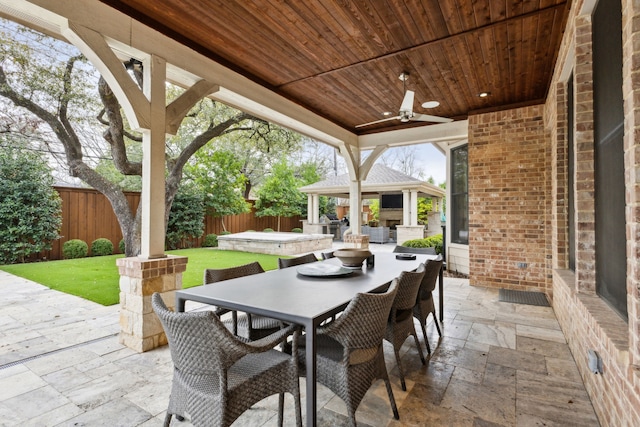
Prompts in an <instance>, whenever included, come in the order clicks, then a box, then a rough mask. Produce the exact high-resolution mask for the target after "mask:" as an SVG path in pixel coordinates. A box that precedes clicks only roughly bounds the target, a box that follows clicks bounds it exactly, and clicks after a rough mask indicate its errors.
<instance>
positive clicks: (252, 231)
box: [245, 230, 256, 233]
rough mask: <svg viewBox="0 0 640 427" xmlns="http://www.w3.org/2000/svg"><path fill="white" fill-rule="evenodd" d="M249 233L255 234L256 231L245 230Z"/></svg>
mask: <svg viewBox="0 0 640 427" xmlns="http://www.w3.org/2000/svg"><path fill="white" fill-rule="evenodd" d="M245 231H246V232H247V233H255V231H256V230H245Z"/></svg>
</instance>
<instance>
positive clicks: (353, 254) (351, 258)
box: [333, 249, 371, 267]
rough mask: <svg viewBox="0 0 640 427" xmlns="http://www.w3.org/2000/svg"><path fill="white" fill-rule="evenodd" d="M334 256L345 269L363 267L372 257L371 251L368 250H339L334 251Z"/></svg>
mask: <svg viewBox="0 0 640 427" xmlns="http://www.w3.org/2000/svg"><path fill="white" fill-rule="evenodd" d="M333 255H334V256H335V257H336V258H338V259H339V260H340V261H341V262H342V265H343V266H345V267H362V263H363V261H364V260H365V259H367V258H369V257H370V256H371V251H370V250H368V249H339V250H337V251H334V252H333Z"/></svg>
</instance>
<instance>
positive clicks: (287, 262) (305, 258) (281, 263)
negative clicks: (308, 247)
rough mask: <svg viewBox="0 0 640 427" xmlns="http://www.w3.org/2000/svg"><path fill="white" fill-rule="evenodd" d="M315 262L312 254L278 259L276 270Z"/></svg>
mask: <svg viewBox="0 0 640 427" xmlns="http://www.w3.org/2000/svg"><path fill="white" fill-rule="evenodd" d="M316 261H318V258H316V256H315V255H314V254H312V253H310V254H306V255H302V256H299V257H296V258H278V268H288V267H293V266H296V265H302V264H307V263H310V262H316Z"/></svg>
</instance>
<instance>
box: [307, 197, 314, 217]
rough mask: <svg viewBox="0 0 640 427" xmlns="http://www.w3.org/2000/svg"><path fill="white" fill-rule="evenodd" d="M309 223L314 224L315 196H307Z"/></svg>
mask: <svg viewBox="0 0 640 427" xmlns="http://www.w3.org/2000/svg"><path fill="white" fill-rule="evenodd" d="M307 223H308V224H313V196H312V195H311V194H307Z"/></svg>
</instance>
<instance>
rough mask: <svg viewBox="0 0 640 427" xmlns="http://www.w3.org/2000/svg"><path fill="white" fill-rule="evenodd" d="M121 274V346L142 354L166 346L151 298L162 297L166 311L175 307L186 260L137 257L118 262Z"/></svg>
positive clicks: (169, 256) (170, 257)
mask: <svg viewBox="0 0 640 427" xmlns="http://www.w3.org/2000/svg"><path fill="white" fill-rule="evenodd" d="M116 264H117V266H118V270H119V272H120V343H121V344H124V345H126V346H127V347H129V348H131V349H133V350H135V351H137V352H139V353H142V352H145V351H148V350H152V349H154V348H156V347H159V346H162V345H165V344H167V337H166V336H165V334H164V330H163V329H162V325H161V324H160V320H158V317H157V316H156V314H155V312H154V311H153V308H152V307H151V295H153V293H154V292H160V293H162V297H163V299H164V302H165V304H166V305H167V307H170V308H174V307H175V291H176V290H179V289H182V273H183V272H184V271H185V270H186V269H187V257H179V256H173V255H168V256H167V257H166V258H160V259H151V260H150V259H143V258H138V257H131V258H120V259H118V260H116Z"/></svg>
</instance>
